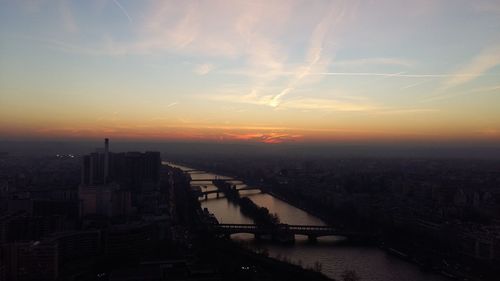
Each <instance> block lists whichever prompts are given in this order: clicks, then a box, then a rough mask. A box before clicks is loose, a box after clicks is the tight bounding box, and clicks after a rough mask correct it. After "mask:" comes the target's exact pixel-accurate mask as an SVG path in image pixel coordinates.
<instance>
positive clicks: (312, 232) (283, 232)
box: [212, 224, 369, 241]
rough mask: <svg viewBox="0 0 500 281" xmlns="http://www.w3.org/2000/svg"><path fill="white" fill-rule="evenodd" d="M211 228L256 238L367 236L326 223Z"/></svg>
mask: <svg viewBox="0 0 500 281" xmlns="http://www.w3.org/2000/svg"><path fill="white" fill-rule="evenodd" d="M212 229H213V230H214V231H215V232H216V233H217V234H222V235H226V236H230V235H231V234H236V233H250V234H254V235H255V237H256V238H258V237H260V236H262V235H271V236H272V237H273V239H274V238H280V237H281V238H283V237H284V238H285V239H286V240H293V239H294V236H295V235H305V236H307V237H308V238H309V240H310V241H316V239H317V238H318V237H322V236H343V237H346V238H354V239H360V238H367V237H368V236H369V235H367V234H366V233H361V232H355V231H346V230H340V229H337V228H335V227H333V226H327V225H324V226H323V225H290V224H278V225H275V226H267V227H266V226H258V225H255V224H214V225H213V227H212Z"/></svg>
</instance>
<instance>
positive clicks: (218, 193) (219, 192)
mask: <svg viewBox="0 0 500 281" xmlns="http://www.w3.org/2000/svg"><path fill="white" fill-rule="evenodd" d="M235 190H236V191H238V192H239V191H243V190H260V191H261V192H262V189H260V188H258V187H253V186H246V187H242V188H238V189H235ZM221 193H224V192H223V191H222V190H220V189H214V190H208V191H202V192H199V193H198V194H199V195H198V197H205V199H208V195H209V194H216V195H217V198H219V196H220V194H221Z"/></svg>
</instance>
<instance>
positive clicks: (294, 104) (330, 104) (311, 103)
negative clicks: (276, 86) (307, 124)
mask: <svg viewBox="0 0 500 281" xmlns="http://www.w3.org/2000/svg"><path fill="white" fill-rule="evenodd" d="M281 108H288V109H300V110H324V111H372V110H375V109H377V108H378V106H376V105H374V104H371V103H368V102H353V101H352V102H351V101H342V100H338V99H322V98H294V99H291V100H288V101H286V102H283V103H282V104H281Z"/></svg>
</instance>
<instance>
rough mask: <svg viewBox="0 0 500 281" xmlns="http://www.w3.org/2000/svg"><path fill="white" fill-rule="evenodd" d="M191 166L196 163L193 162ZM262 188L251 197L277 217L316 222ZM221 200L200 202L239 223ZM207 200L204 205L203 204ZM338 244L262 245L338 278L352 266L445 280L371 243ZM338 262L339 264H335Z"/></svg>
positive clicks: (368, 276)
mask: <svg viewBox="0 0 500 281" xmlns="http://www.w3.org/2000/svg"><path fill="white" fill-rule="evenodd" d="M189 165H190V164H188V165H186V166H187V167H190V166H189ZM192 166H193V167H197V166H196V165H192ZM200 168H201V167H200ZM209 171H210V172H209ZM209 171H207V176H208V177H216V176H218V175H221V174H223V175H224V176H227V177H231V175H228V174H225V173H218V172H217V171H215V170H209ZM211 172H212V173H211ZM200 177H201V176H200ZM241 184H248V185H249V186H259V187H260V186H262V185H261V183H260V182H251V181H245V182H243V183H241ZM263 188H264V190H265V191H267V194H265V193H264V194H255V198H253V199H252V200H256V201H255V202H256V203H257V204H258V205H260V206H264V207H267V208H270V211H272V212H275V213H278V215H279V216H280V217H282V218H285V219H284V222H285V223H286V222H290V223H292V224H294V223H295V224H319V222H318V221H319V219H318V218H316V217H322V216H319V215H318V216H312V215H316V214H315V212H312V211H311V210H308V209H307V208H304V206H302V205H301V204H296V203H295V202H293V201H292V200H288V198H286V197H285V196H281V195H280V194H276V193H275V192H273V191H270V190H269V189H270V187H267V188H266V187H265V186H263ZM250 196H254V195H250ZM223 201H224V202H226V200H225V199H224V200H213V201H210V200H209V201H201V202H202V204H204V205H205V207H207V208H208V209H209V210H213V212H214V213H215V215H216V216H217V217H218V218H220V219H221V220H222V221H228V222H229V223H242V222H241V220H242V219H243V220H244V218H243V217H241V218H240V216H241V213H240V215H238V214H237V213H239V212H240V210H239V208H234V207H231V205H227V204H224V203H223ZM207 203H208V205H206V204H207ZM234 211H236V212H237V213H235V212H234ZM301 213H302V214H301ZM309 214H312V215H309ZM324 221H325V220H324ZM325 222H328V221H325ZM243 223H247V222H243ZM239 239H243V240H247V239H248V238H246V237H245V236H243V237H241V238H239ZM246 243H249V244H254V243H258V242H253V240H248V241H247V242H246ZM333 245H336V247H335V250H333V248H330V246H333ZM338 245H339V243H338V241H336V240H335V239H334V240H330V239H326V240H323V241H322V242H321V243H317V244H310V243H305V244H304V243H303V241H301V242H299V243H298V244H296V246H289V247H284V246H280V245H274V244H265V245H264V248H265V249H268V250H269V252H270V254H271V255H272V256H275V257H286V258H287V259H288V260H295V261H298V264H303V262H304V261H306V262H305V263H306V264H308V266H311V264H312V263H313V262H314V261H318V262H320V263H321V264H323V270H324V272H325V273H327V274H328V276H330V277H335V278H341V274H342V271H343V270H352V269H353V270H356V271H357V272H359V273H360V276H361V277H362V278H363V280H388V281H395V280H411V281H421V280H445V279H442V278H441V277H439V275H435V274H431V273H429V272H426V271H420V270H419V269H418V267H415V266H413V265H412V263H409V262H406V261H404V260H403V259H400V258H399V257H397V256H395V255H392V254H390V253H388V252H386V251H383V250H380V249H379V248H378V247H373V246H371V245H370V246H368V247H364V246H363V247H358V246H353V245H351V246H349V244H348V243H347V244H344V243H342V245H344V246H343V247H338ZM254 246H255V245H254ZM262 246H263V245H260V246H259V243H258V244H257V245H256V247H257V249H260V248H262ZM252 247H253V246H252ZM332 251H334V252H332ZM333 253H335V254H333ZM398 260H401V261H402V262H399V261H398ZM307 261H309V262H307ZM388 262H389V263H388ZM339 264H342V265H341V266H339Z"/></svg>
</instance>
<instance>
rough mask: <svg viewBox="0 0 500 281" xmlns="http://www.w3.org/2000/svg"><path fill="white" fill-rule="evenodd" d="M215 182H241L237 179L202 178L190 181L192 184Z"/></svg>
mask: <svg viewBox="0 0 500 281" xmlns="http://www.w3.org/2000/svg"><path fill="white" fill-rule="evenodd" d="M214 180H218V181H241V180H239V179H235V178H227V179H220V178H201V179H191V180H190V181H191V182H197V181H214Z"/></svg>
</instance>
